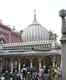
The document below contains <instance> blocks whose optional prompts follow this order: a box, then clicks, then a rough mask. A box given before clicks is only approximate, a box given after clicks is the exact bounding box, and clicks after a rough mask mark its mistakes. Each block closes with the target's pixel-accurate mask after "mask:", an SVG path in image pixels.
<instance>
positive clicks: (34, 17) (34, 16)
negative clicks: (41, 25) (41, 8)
mask: <svg viewBox="0 0 66 80" xmlns="http://www.w3.org/2000/svg"><path fill="white" fill-rule="evenodd" d="M34 21H36V9H34Z"/></svg>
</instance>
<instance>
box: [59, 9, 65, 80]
mask: <svg viewBox="0 0 66 80" xmlns="http://www.w3.org/2000/svg"><path fill="white" fill-rule="evenodd" d="M59 14H60V17H61V19H62V38H61V43H62V80H66V10H64V9H62V10H60V12H59Z"/></svg>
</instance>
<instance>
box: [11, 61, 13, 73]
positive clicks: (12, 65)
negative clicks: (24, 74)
mask: <svg viewBox="0 0 66 80" xmlns="http://www.w3.org/2000/svg"><path fill="white" fill-rule="evenodd" d="M11 73H13V60H11Z"/></svg>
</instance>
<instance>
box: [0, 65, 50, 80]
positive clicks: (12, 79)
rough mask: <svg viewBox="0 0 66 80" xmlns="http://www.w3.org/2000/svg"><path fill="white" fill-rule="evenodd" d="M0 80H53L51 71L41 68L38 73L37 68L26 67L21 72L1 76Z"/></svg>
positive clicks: (6, 73)
mask: <svg viewBox="0 0 66 80" xmlns="http://www.w3.org/2000/svg"><path fill="white" fill-rule="evenodd" d="M0 80H51V79H50V69H49V68H46V67H45V69H44V68H40V69H39V70H38V71H37V70H36V69H35V68H30V67H26V66H25V65H24V66H23V68H22V69H21V72H17V71H15V72H13V73H12V72H8V71H6V72H5V73H3V74H2V75H1V76H0Z"/></svg>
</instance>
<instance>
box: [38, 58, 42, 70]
mask: <svg viewBox="0 0 66 80" xmlns="http://www.w3.org/2000/svg"><path fill="white" fill-rule="evenodd" d="M38 62H39V63H38V64H39V70H40V69H41V67H42V64H41V58H39V59H38Z"/></svg>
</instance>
